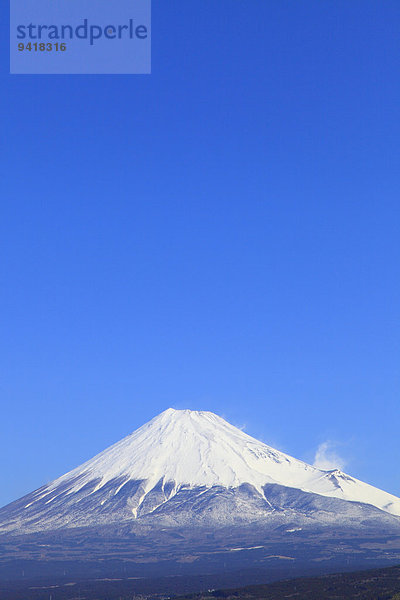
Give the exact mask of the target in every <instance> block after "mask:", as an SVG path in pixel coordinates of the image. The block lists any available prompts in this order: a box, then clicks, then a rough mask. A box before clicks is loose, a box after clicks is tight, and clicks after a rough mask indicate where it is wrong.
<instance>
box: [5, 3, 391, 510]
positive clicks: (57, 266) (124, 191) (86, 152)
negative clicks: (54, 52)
mask: <svg viewBox="0 0 400 600" xmlns="http://www.w3.org/2000/svg"><path fill="white" fill-rule="evenodd" d="M0 10H1V19H0V20H1V22H2V23H3V25H2V26H1V28H2V30H1V31H2V36H1V45H2V52H1V58H0V60H1V90H2V92H1V95H0V109H1V129H2V143H1V144H2V145H1V163H0V164H1V170H2V176H1V179H0V187H1V198H2V201H1V213H0V239H1V249H2V251H1V261H0V283H1V295H0V298H1V300H0V302H1V304H0V308H1V315H2V319H1V325H0V327H1V340H2V343H1V349H0V352H1V356H0V364H1V373H0V376H1V377H0V394H1V420H0V468H1V473H2V486H1V490H0V504H5V503H7V502H9V501H11V500H13V499H15V498H17V497H19V496H21V495H23V494H24V493H27V492H29V491H31V490H32V489H34V488H36V487H39V486H40V485H41V484H43V483H45V482H47V481H50V480H51V479H53V478H55V477H57V476H59V475H61V474H62V473H64V472H66V471H68V470H70V469H71V468H73V467H75V466H77V465H78V464H80V463H81V462H83V461H84V460H87V459H88V458H90V457H91V456H93V455H94V454H96V453H97V452H99V451H101V450H103V449H104V448H105V447H106V446H108V445H110V444H111V443H113V442H115V441H117V440H118V439H120V438H121V437H123V436H124V435H126V434H128V433H130V432H131V431H133V430H134V429H136V428H137V427H138V426H140V425H141V424H143V423H144V422H145V421H147V420H149V419H150V418H152V417H153V416H155V415H156V414H157V413H159V412H161V411H162V410H164V409H165V408H168V407H170V406H172V407H174V408H193V409H200V410H212V411H214V412H217V413H218V414H220V415H222V416H224V417H226V418H227V419H228V420H229V421H231V422H232V423H233V424H236V425H245V427H246V431H247V432H248V433H249V434H251V435H254V436H255V437H258V438H260V439H262V440H263V441H265V442H267V443H270V444H271V445H273V446H275V447H277V448H279V449H281V450H284V451H286V452H288V453H289V454H292V455H294V456H296V457H297V458H302V459H304V460H307V461H309V462H312V461H313V460H314V455H315V453H316V451H317V449H318V447H319V448H320V452H321V451H324V449H325V450H326V449H327V448H328V452H331V453H333V452H336V454H338V455H339V457H340V458H341V459H343V460H344V461H345V462H346V465H345V470H347V472H349V473H351V474H352V475H354V476H356V477H359V478H360V479H363V480H365V481H367V482H369V483H372V484H374V485H376V486H378V487H381V488H383V489H386V490H387V491H390V492H392V493H395V494H398V495H399V494H400V484H399V479H398V462H399V441H398V440H399V388H400V385H399V384H400V377H399V364H400V361H399V358H400V357H399V339H400V272H399V271H400V268H399V265H400V262H399V260H400V241H399V238H400V236H399V224H400V223H399V221H400V208H399V172H400V169H399V158H400V152H399V139H400V118H399V94H400V85H399V64H400V37H399V24H400V19H399V17H400V5H399V3H398V2H392V1H389V0H385V2H382V1H381V0H373V1H372V0H353V1H352V2H348V0H335V1H333V0H332V1H330V0H326V1H324V2H321V0H315V1H314V0H308V1H307V2H296V1H295V0H290V1H287V0H245V1H242V0H237V1H235V2H232V0H218V2H215V0H213V1H211V0H201V2H200V1H197V0H193V1H192V2H183V1H180V2H178V1H176V0H170V1H169V2H161V1H155V0H154V1H153V23H152V39H153V42H152V47H153V52H152V54H153V67H152V69H153V72H152V75H150V76H145V75H144V76H112V75H111V76H54V75H53V76H15V75H14V76H10V75H9V74H8V49H7V40H8V32H7V21H8V16H7V12H6V10H5V8H4V5H3V4H2V7H1V9H0ZM326 443H328V446H323V444H326ZM321 444H322V446H321Z"/></svg>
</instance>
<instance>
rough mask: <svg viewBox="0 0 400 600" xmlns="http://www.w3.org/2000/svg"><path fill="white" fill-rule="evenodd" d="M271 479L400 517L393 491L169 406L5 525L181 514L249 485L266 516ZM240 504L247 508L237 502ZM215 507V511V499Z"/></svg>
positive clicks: (6, 516) (215, 419)
mask: <svg viewBox="0 0 400 600" xmlns="http://www.w3.org/2000/svg"><path fill="white" fill-rule="evenodd" d="M268 485H275V486H283V487H284V488H285V489H289V488H290V489H292V490H293V489H295V490H298V491H301V492H308V493H310V494H317V495H319V496H323V497H329V498H338V499H341V500H345V501H350V502H357V503H362V504H366V505H372V506H374V507H376V508H378V509H380V511H385V512H386V513H391V514H392V515H400V499H399V498H396V497H395V496H392V495H391V494H388V493H387V492H384V491H381V490H379V489H377V488H375V487H373V486H371V485H368V484H366V483H363V482H361V481H358V480H357V479H354V478H353V477H350V476H349V475H345V474H344V473H342V472H341V471H339V470H333V471H324V470H321V469H318V468H316V467H314V466H311V465H308V464H306V463H305V462H302V461H300V460H297V459H295V458H292V457H291V456H288V455H286V454H284V453H282V452H279V451H278V450H275V449H274V448H271V447H270V446H267V445H266V444H264V443H262V442H260V441H258V440H256V439H255V438H253V437H251V436H249V435H247V434H246V433H244V432H243V431H241V430H240V429H237V428H236V427H234V426H232V425H230V424H229V423H228V422H227V421H225V420H224V419H222V418H221V417H219V416H217V415H216V414H214V413H212V412H208V411H194V410H174V409H172V408H169V409H168V410H166V411H164V412H162V413H161V414H160V415H158V416H156V417H155V418H154V419H152V420H151V421H149V422H148V423H146V424H145V425H143V426H142V427H140V428H139V429H138V430H136V431H135V432H133V433H132V434H131V435H128V436H127V437H125V438H124V439H122V440H121V441H119V442H117V443H116V444H114V445H113V446H111V447H110V448H108V449H106V450H104V451H103V452H101V453H100V454H98V455H97V456H95V457H94V458H92V459H91V460H89V461H87V462H86V463H84V464H83V465H81V466H79V467H77V468H76V469H74V470H73V471H70V472H69V473H67V474H66V475H63V476H62V477H60V478H58V479H56V480H55V481H53V482H52V483H50V484H49V485H47V486H44V487H42V488H40V489H39V490H37V491H36V492H33V493H32V494H29V495H28V496H26V497H25V498H23V499H21V500H19V501H16V502H14V503H12V504H10V505H9V506H8V507H5V508H3V509H1V510H0V531H1V530H2V531H4V530H12V529H13V527H15V524H17V525H18V527H22V528H24V527H25V528H27V529H28V530H30V529H32V528H38V527H42V528H43V527H45V528H46V527H48V528H51V527H64V526H68V527H70V526H75V525H77V524H80V525H82V524H93V523H105V522H110V521H112V520H113V519H118V520H124V521H125V520H127V519H131V520H132V519H139V518H140V517H143V516H146V515H147V516H148V515H150V514H151V515H155V516H157V515H159V514H166V512H168V511H169V513H168V514H169V515H171V514H178V513H177V511H178V509H177V506H178V504H177V503H178V499H179V502H181V500H182V499H185V502H187V501H188V498H189V496H190V502H191V504H190V506H191V510H193V507H197V508H196V510H198V505H197V504H196V503H198V501H199V497H200V495H203V494H205V493H207V494H208V495H207V496H205V497H203V500H202V502H203V504H204V502H205V498H211V491H212V498H213V505H212V506H213V507H214V506H215V502H216V501H217V499H218V497H219V498H220V499H222V498H223V500H224V502H225V501H226V498H227V494H228V493H230V494H231V495H232V494H233V493H234V491H235V490H236V491H237V490H242V491H243V489H244V488H243V486H247V487H246V489H247V490H251V493H250V492H249V493H250V495H251V497H252V502H253V505H254V502H256V503H257V509H256V512H257V515H258V518H261V517H260V515H262V514H263V511H264V508H265V510H266V511H268V510H269V511H270V510H271V507H272V504H271V502H270V501H269V500H268V497H266V493H265V486H268ZM270 489H272V488H270ZM217 491H218V493H219V496H218V494H217V495H216V492H217ZM183 492H185V494H186V495H183ZM189 492H190V493H189ZM188 494H189V496H188ZM221 501H222V500H221ZM242 501H243V499H241V501H240V502H242ZM167 505H168V506H167ZM264 505H265V506H264ZM180 506H181V505H180ZM185 506H186V508H187V507H188V506H189V505H188V504H186V505H185ZM235 507H236V508H235V510H239V509H238V504H237V503H236V505H235ZM180 510H181V512H182V511H183V508H182V509H180ZM207 510H208V513H209V514H210V510H211V509H210V505H208V509H207ZM213 510H214V508H213ZM254 510H255V509H254ZM171 511H172V512H171ZM178 512H179V511H178ZM200 512H201V511H200ZM226 512H229V511H226V510H225V512H224V515H225V514H226ZM244 512H245V511H244ZM250 512H251V511H250ZM218 514H219V515H220V518H222V516H221V515H222V512H221V511H220V513H218ZM224 518H225V517H224ZM2 523H3V525H2ZM13 524H14V525H13Z"/></svg>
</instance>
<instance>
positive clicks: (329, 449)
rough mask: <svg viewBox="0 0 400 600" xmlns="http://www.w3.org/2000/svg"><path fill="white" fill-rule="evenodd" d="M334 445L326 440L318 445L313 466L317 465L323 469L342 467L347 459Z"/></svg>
mask: <svg viewBox="0 0 400 600" xmlns="http://www.w3.org/2000/svg"><path fill="white" fill-rule="evenodd" d="M335 445H336V444H334V443H333V442H331V441H329V440H327V441H326V442H322V444H320V445H319V446H318V448H317V450H316V452H315V457H314V467H318V469H323V470H324V471H330V470H331V469H341V470H342V469H344V467H345V466H346V464H347V461H346V460H345V459H344V458H343V457H342V456H340V455H339V454H338V453H337V452H336V450H335Z"/></svg>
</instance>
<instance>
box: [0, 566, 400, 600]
mask: <svg viewBox="0 0 400 600" xmlns="http://www.w3.org/2000/svg"><path fill="white" fill-rule="evenodd" d="M225 575H226V576H228V574H225ZM243 575H244V573H242V574H241V573H240V572H237V573H235V574H233V573H231V574H230V578H231V581H232V582H235V581H237V580H238V579H240V577H241V576H243ZM249 575H250V573H247V575H246V576H249ZM252 576H253V578H254V580H257V578H259V577H262V573H261V572H257V571H256V570H254V571H253V573H252ZM212 579H213V578H211V579H210V577H208V576H204V577H203V576H200V575H199V576H195V577H169V578H168V577H161V578H155V579H151V580H150V579H136V578H134V577H132V578H125V579H113V578H102V579H101V578H100V579H95V580H94V579H92V580H77V581H61V580H59V581H58V582H57V581H55V580H54V581H53V582H52V583H50V582H49V581H47V582H46V581H45V580H42V581H40V580H38V579H36V580H32V581H19V582H15V581H14V582H8V583H7V582H4V581H3V582H0V598H1V599H2V600H78V599H79V600H284V599H285V600H286V599H287V598H292V599H293V600H400V566H396V567H388V568H384V569H370V570H367V571H357V572H350V573H340V574H337V573H336V574H328V575H324V576H319V577H301V578H296V579H291V580H284V581H278V582H275V583H270V584H263V585H250V586H246V587H238V588H232V589H219V590H218V589H208V590H206V591H203V592H199V593H187V594H185V595H183V596H182V595H179V593H180V591H181V590H182V589H185V588H188V589H190V588H196V587H197V589H200V588H203V589H206V588H207V585H209V583H210V581H212ZM218 581H219V582H220V585H224V584H225V585H226V583H227V581H228V580H226V577H225V578H224V576H217V575H215V576H214V582H215V583H216V585H218ZM150 590H151V591H150ZM166 590H169V591H168V592H167V591H166Z"/></svg>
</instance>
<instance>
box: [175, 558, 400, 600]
mask: <svg viewBox="0 0 400 600" xmlns="http://www.w3.org/2000/svg"><path fill="white" fill-rule="evenodd" d="M218 598H220V599H222V598H223V599H224V600H284V599H286V598H292V599H293V600H352V599H354V600H356V599H357V600H400V566H397V567H391V568H386V569H375V570H368V571H357V572H355V573H339V574H333V575H325V576H322V577H313V578H308V577H307V578H300V579H292V580H289V581H280V582H276V583H271V584H268V585H252V586H248V587H243V588H239V589H231V590H215V591H211V592H208V593H205V594H204V593H201V594H189V595H186V596H181V597H179V599H178V598H176V599H175V600H215V599H218Z"/></svg>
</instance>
